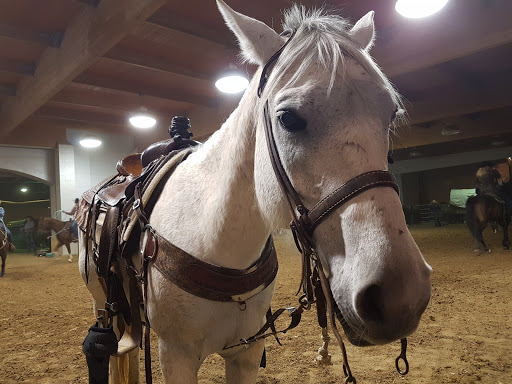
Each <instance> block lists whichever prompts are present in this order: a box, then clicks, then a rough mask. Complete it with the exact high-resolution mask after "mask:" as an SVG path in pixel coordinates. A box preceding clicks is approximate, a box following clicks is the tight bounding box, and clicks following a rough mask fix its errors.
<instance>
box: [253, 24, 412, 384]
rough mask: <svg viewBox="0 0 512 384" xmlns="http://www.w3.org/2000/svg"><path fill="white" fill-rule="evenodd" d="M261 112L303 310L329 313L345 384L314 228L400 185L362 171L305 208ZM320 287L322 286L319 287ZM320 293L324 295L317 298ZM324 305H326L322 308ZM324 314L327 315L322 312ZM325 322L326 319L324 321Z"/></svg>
mask: <svg viewBox="0 0 512 384" xmlns="http://www.w3.org/2000/svg"><path fill="white" fill-rule="evenodd" d="M295 32H296V31H295V30H294V31H285V32H284V33H283V34H282V35H289V38H288V40H287V41H286V42H285V43H284V44H283V45H282V47H281V48H280V49H279V50H278V51H277V52H276V53H274V55H272V57H271V58H270V59H269V60H268V61H267V63H266V64H265V66H264V67H263V70H262V73H261V77H260V82H259V87H258V97H259V98H261V97H262V95H263V91H264V88H265V85H266V83H267V80H268V78H269V77H270V72H271V70H272V67H273V66H274V64H275V62H276V61H277V60H278V58H279V57H280V55H281V53H282V52H283V51H284V49H285V48H286V46H287V45H288V43H289V42H290V41H291V40H292V38H293V37H294V36H295ZM263 114H264V124H265V137H266V141H267V146H268V151H269V155H270V161H271V163H272V168H273V169H274V173H275V175H276V177H277V180H278V183H279V186H280V187H281V190H282V192H283V194H284V195H285V197H286V200H287V202H288V205H289V208H290V212H291V216H292V221H291V223H290V228H291V230H292V233H293V236H294V239H295V243H296V245H297V248H298V249H299V252H301V254H302V279H301V289H302V292H303V294H302V296H301V298H300V300H299V301H300V303H301V306H303V307H304V308H305V309H308V308H309V307H310V306H311V304H312V303H313V302H315V301H317V311H318V307H320V306H322V307H323V308H324V310H325V309H327V311H328V312H329V317H330V319H331V327H332V329H333V332H334V334H335V336H336V338H337V339H338V342H339V344H340V347H341V349H342V353H343V370H344V372H345V382H346V383H355V382H356V380H355V378H354V377H353V376H352V374H351V372H350V367H349V365H348V361H347V357H346V352H345V346H344V344H343V340H342V339H341V336H340V334H339V332H338V330H337V328H336V324H335V321H334V313H335V312H336V313H337V315H338V318H339V317H340V316H341V313H340V312H339V310H338V308H337V306H336V304H335V302H334V299H333V297H332V292H331V290H330V287H329V282H328V280H327V277H326V276H325V273H324V270H323V268H322V265H321V261H320V258H319V257H318V255H317V251H316V244H315V241H314V237H313V234H314V231H315V229H316V228H317V227H318V225H319V224H320V223H321V222H322V221H323V220H325V219H326V218H327V217H328V216H329V214H330V213H332V212H333V211H334V210H335V209H336V208H338V207H339V206H341V205H343V204H345V203H347V202H348V201H349V200H350V199H352V198H353V197H355V196H357V195H359V194H360V193H362V192H364V191H366V190H368V189H371V188H376V187H390V188H392V189H394V190H395V191H396V192H397V193H399V187H398V185H397V183H396V181H395V178H394V177H393V175H392V174H391V173H389V172H388V171H385V170H375V171H370V172H365V173H362V174H360V175H358V176H356V177H354V178H352V179H350V180H349V181H347V182H346V183H344V184H343V185H341V186H340V187H339V188H337V189H336V190H334V191H332V192H331V193H329V194H328V195H327V196H325V197H324V198H323V199H321V200H320V201H319V202H318V203H316V204H315V205H314V206H313V207H312V208H311V209H308V208H307V207H306V206H305V204H304V203H303V202H302V200H301V198H300V196H299V193H298V192H297V191H296V190H295V188H294V187H293V184H292V183H291V181H290V179H289V177H288V175H287V173H286V171H285V169H284V167H283V164H282V162H281V157H280V155H279V150H278V148H277V144H276V141H275V138H274V131H273V126H272V118H271V116H270V111H269V103H268V99H267V100H266V102H265V105H264V108H263ZM320 286H321V289H319V288H320ZM319 296H323V297H319ZM320 300H325V302H324V303H320ZM333 305H335V306H336V309H335V310H333V308H332V307H333ZM325 307H327V308H325ZM318 315H319V323H320V324H321V325H322V321H321V319H320V317H321V316H322V315H321V314H320V312H318ZM323 316H326V315H325V313H324V315H323ZM323 322H324V323H325V324H326V319H325V318H324V321H323ZM404 344H405V345H406V342H405V343H404V340H403V341H402V354H401V355H400V356H399V357H398V358H397V361H396V367H397V370H398V372H399V373H401V374H405V373H407V372H406V371H408V363H407V360H406V358H405V350H404ZM400 359H401V360H403V361H404V362H405V364H406V370H405V371H401V370H400V369H399V368H398V361H399V360H400Z"/></svg>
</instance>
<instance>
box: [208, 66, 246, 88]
mask: <svg viewBox="0 0 512 384" xmlns="http://www.w3.org/2000/svg"><path fill="white" fill-rule="evenodd" d="M248 85H249V80H248V79H247V77H246V76H244V74H243V73H242V72H241V71H239V70H238V69H237V68H236V66H235V65H233V64H230V65H229V69H228V70H227V71H226V72H224V73H223V74H222V76H221V77H220V78H219V79H218V80H217V81H216V82H215V86H216V87H217V89H218V90H219V91H221V92H224V93H240V92H242V91H244V90H245V89H246V88H247V86H248Z"/></svg>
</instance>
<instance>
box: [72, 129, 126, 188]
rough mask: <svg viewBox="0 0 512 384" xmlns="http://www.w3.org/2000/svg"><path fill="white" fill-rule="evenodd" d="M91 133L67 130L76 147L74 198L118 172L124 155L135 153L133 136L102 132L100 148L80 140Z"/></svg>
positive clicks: (99, 135) (98, 135)
mask: <svg viewBox="0 0 512 384" xmlns="http://www.w3.org/2000/svg"><path fill="white" fill-rule="evenodd" d="M86 135H90V134H87V133H86V132H84V131H79V130H72V129H68V130H67V139H68V141H69V143H71V144H72V145H73V148H74V167H75V193H74V198H76V197H80V196H81V195H82V193H84V192H85V191H87V190H88V189H90V188H91V187H93V186H94V185H96V184H98V183H99V182H100V181H101V180H103V179H105V178H107V177H109V176H111V175H114V174H116V173H117V171H116V164H117V161H118V160H119V159H121V158H122V157H123V156H126V155H129V154H131V153H135V152H136V150H135V143H134V139H133V137H132V136H130V137H129V136H126V135H115V134H106V133H101V134H97V135H96V136H97V137H98V138H99V139H100V140H102V145H101V146H99V147H98V148H83V147H81V146H80V144H79V141H80V139H82V138H83V137H84V136H86Z"/></svg>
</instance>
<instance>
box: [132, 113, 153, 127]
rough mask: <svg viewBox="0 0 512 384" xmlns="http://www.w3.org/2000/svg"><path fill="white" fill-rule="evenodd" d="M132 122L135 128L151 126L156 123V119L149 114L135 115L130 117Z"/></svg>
mask: <svg viewBox="0 0 512 384" xmlns="http://www.w3.org/2000/svg"><path fill="white" fill-rule="evenodd" d="M129 121H130V124H131V125H133V126H134V127H135V128H143V129H145V128H151V127H154V126H155V124H156V119H155V118H154V117H151V116H148V115H135V116H132V117H130V119H129Z"/></svg>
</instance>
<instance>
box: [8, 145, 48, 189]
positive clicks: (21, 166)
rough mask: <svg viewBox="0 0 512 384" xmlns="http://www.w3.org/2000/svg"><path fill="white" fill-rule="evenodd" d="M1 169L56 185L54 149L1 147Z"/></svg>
mask: <svg viewBox="0 0 512 384" xmlns="http://www.w3.org/2000/svg"><path fill="white" fill-rule="evenodd" d="M0 168H1V169H6V170H8V171H13V172H15V173H21V174H25V175H27V176H29V177H30V178H33V179H36V180H39V181H42V182H44V183H46V184H50V185H51V184H54V183H55V173H54V168H55V166H54V151H53V150H52V149H38V148H19V147H4V146H0Z"/></svg>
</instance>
